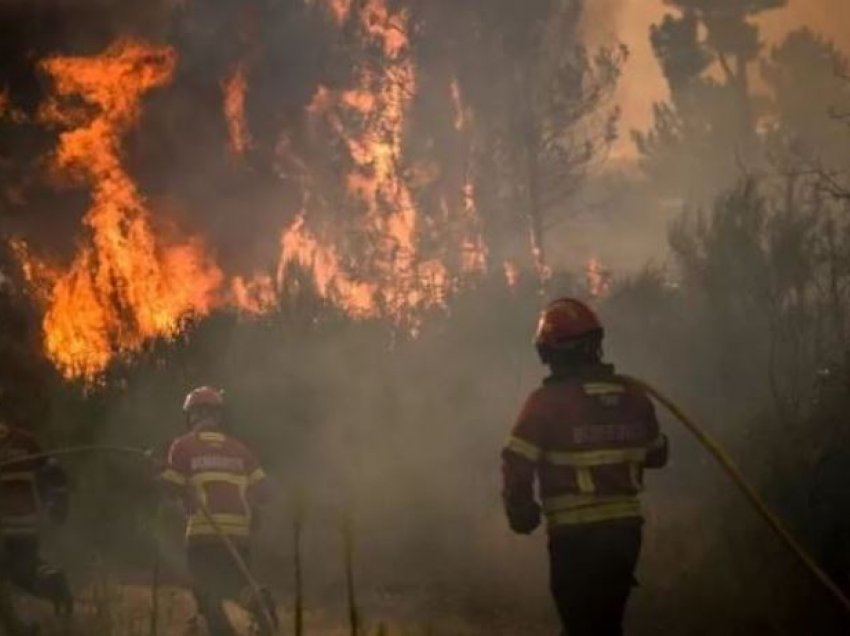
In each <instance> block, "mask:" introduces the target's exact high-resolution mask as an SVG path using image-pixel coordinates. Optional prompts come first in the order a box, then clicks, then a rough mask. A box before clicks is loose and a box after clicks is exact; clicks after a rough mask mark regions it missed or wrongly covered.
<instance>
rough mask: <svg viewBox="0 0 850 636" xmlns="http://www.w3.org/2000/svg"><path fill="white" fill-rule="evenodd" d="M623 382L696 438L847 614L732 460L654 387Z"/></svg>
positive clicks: (830, 584) (831, 584)
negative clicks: (635, 388) (656, 403)
mask: <svg viewBox="0 0 850 636" xmlns="http://www.w3.org/2000/svg"><path fill="white" fill-rule="evenodd" d="M625 379H626V380H628V381H630V382H632V383H634V384H635V385H637V386H639V387H640V388H641V389H643V390H644V391H645V392H646V393H647V394H648V395H650V396H652V397H653V398H654V399H655V400H657V401H658V403H659V404H661V405H662V406H663V407H664V408H666V409H667V410H668V411H669V412H670V414H671V415H673V417H675V418H676V419H677V420H678V421H679V422H681V424H682V425H684V427H685V428H686V429H688V431H690V432H691V434H693V436H694V437H696V439H697V441H698V442H699V443H700V444H701V445H702V447H703V448H704V449H705V450H706V451H708V453H709V455H711V456H712V457H713V458H714V459H715V460H716V461H717V463H718V464H719V465H720V467H721V468H722V469H723V471H724V472H725V473H726V474H727V475H728V476H729V477H730V478H731V480H732V481H733V482H734V484H735V485H736V486H737V487H738V489H739V490H740V491H741V493H743V495H744V497H746V499H747V501H748V502H749V504H750V505H751V506H752V507H753V508H754V509H755V510H756V512H757V513H758V514H759V516H760V517H761V518H762V519H763V520H764V521H765V522H766V523H767V525H768V526H770V528H771V530H773V532H774V533H775V534H776V535H777V536H778V537H779V538H780V539H781V540H782V542H783V544H784V545H785V547H786V548H788V550H789V551H790V552H791V553H792V554H793V555H794V556H795V557H797V559H798V560H799V561H800V563H802V565H803V566H804V568H805V569H806V570H807V571H808V572H809V573H811V574H812V575H813V576H814V578H815V579H816V580H817V581H818V582H819V583H820V584H821V585H822V586H823V587H824V588H825V589H826V590H827V591H828V592H829V593H830V594H831V595H832V597H833V598H834V599H835V600H836V601H838V603H839V604H840V605H841V606H842V607H843V608H844V609H845V610H846V611H847V612H848V613H850V598H848V597H847V595H846V594H845V593H844V592H843V591H842V590H841V588H840V587H838V585H836V583H835V581H833V580H832V579H831V578H830V577H829V575H828V574H827V573H826V572H824V571H823V568H821V567H820V566H819V565H818V564H817V562H816V561H815V560H814V558H812V556H811V555H810V554H809V553H808V551H807V550H806V549H805V548H804V547H803V545H802V544H801V543H800V542H799V541H798V540H797V538H796V537H795V536H794V534H793V533H792V532H791V531H790V530H789V529H788V527H787V526H786V525H785V524H784V523H783V522H782V520H781V519H780V518H779V517H778V516H777V515H776V514H775V513H774V512H773V511H772V510H771V509H770V507H769V506H768V504H767V503H766V502H765V500H764V499H763V498H762V497H761V495H759V494H758V492H756V489H755V488H754V487H753V486H752V484H751V483H750V482H749V481H748V480H747V479H746V478H745V477H744V475H743V473H741V470H740V469H739V468H738V466H737V465H736V464H735V462H734V461H732V458H731V457H730V456H729V455H728V453H726V451H725V450H723V448H722V447H721V446H720V444H718V443H717V442H716V441H715V440H714V439H713V438H712V437H711V436H710V435H709V434H708V433H706V431H705V430H704V429H703V428H701V427H700V426H699V425H697V423H696V422H695V421H694V420H692V419H691V418H690V417H688V416H687V415H686V414H685V412H684V411H682V409H681V408H679V406H678V405H677V404H676V403H675V402H673V401H672V400H671V399H670V398H668V397H667V396H666V395H664V394H663V393H661V392H660V391H658V390H657V389H656V388H655V387H653V386H651V385H649V384H647V383H646V382H644V381H642V380H639V379H637V378H632V377H628V376H625Z"/></svg>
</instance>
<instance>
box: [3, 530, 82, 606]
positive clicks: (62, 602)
mask: <svg viewBox="0 0 850 636" xmlns="http://www.w3.org/2000/svg"><path fill="white" fill-rule="evenodd" d="M3 570H4V571H5V576H6V577H7V578H8V580H9V582H10V583H11V584H12V585H13V586H15V587H17V588H18V589H20V590H23V591H24V592H26V593H28V594H31V595H32V596H35V597H37V598H40V599H44V600H46V601H50V602H51V603H53V606H54V608H55V609H56V612H57V613H60V614H70V613H71V610H72V609H73V607H72V606H73V601H72V599H71V591H70V589H69V587H68V581H67V579H66V577H65V573H64V572H62V571H61V570H59V569H57V568H54V567H53V566H51V565H50V564H48V563H47V562H46V561H45V560H44V559H42V558H41V555H40V554H39V542H38V537H36V536H30V535H22V536H12V537H6V538H5V539H3Z"/></svg>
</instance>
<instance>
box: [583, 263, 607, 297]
mask: <svg viewBox="0 0 850 636" xmlns="http://www.w3.org/2000/svg"><path fill="white" fill-rule="evenodd" d="M584 271H585V275H586V277H587V289H588V291H589V292H590V295H591V296H593V297H594V298H596V297H599V296H604V295H606V294H607V293H608V291H609V289H610V287H611V276H610V274H609V273H608V272H607V271H606V270H605V269H604V268H603V267H602V263H601V262H600V261H599V259H598V258H596V257H595V256H594V257H592V258H590V259H589V260H588V261H587V265H585V270H584Z"/></svg>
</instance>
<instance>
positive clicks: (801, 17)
mask: <svg viewBox="0 0 850 636" xmlns="http://www.w3.org/2000/svg"><path fill="white" fill-rule="evenodd" d="M586 7H587V18H586V19H587V23H586V26H585V28H586V32H587V34H588V36H589V37H590V39H591V41H592V42H594V43H602V42H606V41H611V40H612V39H614V38H616V39H617V40H619V41H621V42H623V43H625V44H626V45H627V46H628V47H629V50H630V53H631V55H630V58H629V61H628V64H627V66H626V68H625V70H624V74H623V80H622V83H621V86H620V91H619V93H620V94H619V101H620V104H621V106H622V108H623V131H624V132H626V131H628V130H630V129H633V128H645V127H646V126H647V124H648V123H649V120H650V116H651V112H652V104H653V102H656V101H659V100H662V99H664V98H665V97H666V90H665V85H664V81H663V78H662V77H661V72H660V69H659V68H658V64H657V63H656V61H655V58H654V57H653V55H652V49H651V47H650V44H649V28H650V25H651V24H653V23H654V22H658V21H659V20H660V19H661V18H662V17H663V15H664V13H665V10H666V9H665V6H664V2H663V0H590V1H589V2H587V4H586ZM760 23H761V25H762V28H763V38H764V40H765V43H766V44H767V45H770V44H772V43H773V42H776V41H778V40H779V39H781V38H782V37H783V36H784V35H785V34H786V33H787V32H788V31H790V30H792V29H795V28H798V27H800V26H804V25H805V26H810V27H812V28H813V29H814V30H816V31H818V32H821V33H823V34H825V35H827V36H829V37H830V38H832V39H834V40H836V41H837V42H838V43H839V44H841V45H842V46H843V47H844V48H845V49H847V50H848V51H850V0H790V1H789V6H788V7H787V8H786V9H781V10H776V11H772V12H770V13H768V14H765V17H763V18H762V19H761V20H760ZM624 137H625V138H624V140H623V141H622V143H621V144H620V147H619V148H618V149H617V152H616V154H617V155H619V156H623V155H628V154H630V152H631V142H630V141H629V140H628V135H625V136H624Z"/></svg>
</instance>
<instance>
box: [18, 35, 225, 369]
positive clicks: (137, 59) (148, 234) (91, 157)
mask: <svg viewBox="0 0 850 636" xmlns="http://www.w3.org/2000/svg"><path fill="white" fill-rule="evenodd" d="M174 65H175V55H174V52H173V51H172V50H171V49H170V48H154V47H148V46H145V45H143V44H140V43H138V42H133V41H129V40H125V41H121V42H119V43H117V44H115V45H114V46H112V47H111V48H110V49H109V50H107V51H106V52H105V53H104V54H102V55H100V56H98V57H85V58H83V57H54V58H50V59H47V60H45V61H44V62H43V64H42V67H43V69H44V71H45V72H46V73H47V75H48V76H49V78H50V79H51V81H52V82H53V83H54V85H55V92H54V94H53V96H52V98H51V99H50V100H49V101H48V102H47V103H45V104H44V105H43V107H42V109H41V112H40V117H41V119H42V120H43V121H44V122H46V123H48V124H50V125H54V126H56V127H58V128H59V129H60V130H61V131H62V132H60V134H59V141H58V145H57V147H56V150H55V153H54V155H53V169H54V170H55V172H56V173H57V175H60V176H63V177H67V178H69V179H72V180H73V181H75V182H79V183H83V184H85V185H86V186H88V187H89V189H90V191H91V207H90V208H89V210H88V212H87V213H86V215H85V219H84V222H85V225H86V229H87V236H86V238H85V239H84V241H83V243H82V246H81V248H80V250H79V251H78V253H77V255H76V257H75V258H74V259H73V261H72V262H71V263H70V264H69V265H68V266H56V267H55V268H52V267H50V266H48V265H44V264H31V265H30V267H29V270H30V271H36V270H38V271H41V272H45V271H48V270H49V271H50V274H49V275H44V274H43V275H42V276H41V281H40V283H41V284H42V285H47V286H48V288H47V289H46V290H44V291H43V292H42V293H43V295H44V296H45V297H46V298H48V299H49V300H48V304H47V308H46V312H45V316H44V324H43V327H44V340H45V347H46V350H47V353H48V355H49V356H50V358H51V359H52V360H53V361H54V363H55V364H56V366H57V367H58V368H59V369H60V370H61V371H62V372H63V373H64V374H66V375H68V376H72V377H85V378H92V377H93V376H95V375H96V374H98V373H99V372H101V371H102V370H103V369H105V368H106V366H107V365H108V364H109V362H110V360H111V359H112V358H113V356H115V355H124V354H128V353H132V352H136V351H138V350H140V349H141V348H142V347H143V346H144V344H145V343H146V342H148V341H149V340H151V339H153V338H158V337H165V338H168V337H173V336H174V335H176V334H177V333H178V332H179V331H180V329H181V325H182V323H183V321H184V320H186V319H187V318H191V317H193V316H202V315H205V314H206V313H208V312H209V310H210V309H211V307H212V302H213V296H212V295H213V292H214V290H215V289H216V288H217V287H218V286H219V284H220V282H221V278H222V274H221V272H220V271H219V270H218V268H216V267H215V265H213V264H212V263H210V262H209V261H208V260H207V259H206V258H205V256H204V252H203V246H202V244H201V242H200V241H199V240H198V239H186V240H185V241H183V242H179V243H165V242H164V241H163V240H161V239H159V238H158V237H157V236H156V235H155V233H154V230H153V226H152V221H151V216H150V212H149V210H148V208H147V207H146V202H145V199H144V197H143V196H142V195H141V194H140V193H139V191H138V189H137V187H136V185H135V183H134V182H133V180H132V179H131V178H130V176H129V175H128V174H127V172H126V170H125V168H124V166H123V165H122V162H121V138H122V136H123V135H124V134H125V133H126V132H127V131H128V130H129V129H130V128H131V127H132V126H133V125H134V124H135V122H136V120H137V119H138V116H139V109H140V106H141V99H142V96H143V95H144V94H145V93H146V92H148V91H150V90H152V89H154V88H157V87H159V86H162V85H164V84H166V83H167V82H168V81H169V79H170V77H171V75H172V73H173V70H174ZM81 103H82V104H83V105H84V107H82V106H81V105H80V104H81ZM45 279H46V282H45Z"/></svg>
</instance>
